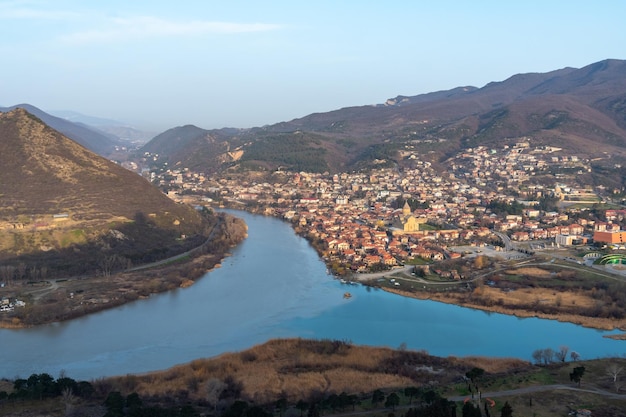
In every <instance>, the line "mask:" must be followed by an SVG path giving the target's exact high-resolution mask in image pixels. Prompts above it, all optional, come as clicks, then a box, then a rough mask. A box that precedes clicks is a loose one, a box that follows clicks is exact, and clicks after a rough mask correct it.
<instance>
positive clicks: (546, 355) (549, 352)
mask: <svg viewBox="0 0 626 417" xmlns="http://www.w3.org/2000/svg"><path fill="white" fill-rule="evenodd" d="M542 352H543V355H542V359H543V364H544V365H548V364H550V363H552V362H553V361H554V350H553V349H552V348H545V349H543V350H542Z"/></svg>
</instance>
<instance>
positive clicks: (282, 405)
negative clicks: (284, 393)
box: [274, 397, 288, 417]
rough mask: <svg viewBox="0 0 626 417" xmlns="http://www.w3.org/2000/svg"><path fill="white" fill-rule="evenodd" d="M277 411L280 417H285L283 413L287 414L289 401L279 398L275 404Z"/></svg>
mask: <svg viewBox="0 0 626 417" xmlns="http://www.w3.org/2000/svg"><path fill="white" fill-rule="evenodd" d="M274 405H275V407H276V409H277V410H278V415H279V416H280V417H283V413H284V412H285V410H286V409H287V405H288V403H287V399H286V398H284V397H282V398H279V399H278V400H276V403H275V404H274Z"/></svg>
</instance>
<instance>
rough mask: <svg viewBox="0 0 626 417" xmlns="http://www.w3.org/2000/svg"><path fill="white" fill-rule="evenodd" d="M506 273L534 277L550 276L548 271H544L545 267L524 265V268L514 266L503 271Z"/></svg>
mask: <svg viewBox="0 0 626 417" xmlns="http://www.w3.org/2000/svg"><path fill="white" fill-rule="evenodd" d="M505 273H506V274H509V275H527V276H530V277H535V278H549V277H550V276H551V272H550V271H546V270H545V269H541V268H537V267H524V268H516V269H510V270H508V271H505Z"/></svg>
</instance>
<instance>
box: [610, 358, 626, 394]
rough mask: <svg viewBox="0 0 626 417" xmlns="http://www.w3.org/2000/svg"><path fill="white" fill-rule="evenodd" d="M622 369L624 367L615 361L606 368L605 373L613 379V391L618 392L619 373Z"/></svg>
mask: <svg viewBox="0 0 626 417" xmlns="http://www.w3.org/2000/svg"><path fill="white" fill-rule="evenodd" d="M623 370H624V368H622V367H621V366H619V365H618V364H616V363H612V364H610V365H609V366H608V367H607V368H606V373H607V375H609V376H610V377H611V379H612V380H613V385H615V392H619V389H620V381H619V374H620V373H621V372H622V371H623Z"/></svg>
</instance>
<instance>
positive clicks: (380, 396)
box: [372, 389, 385, 405]
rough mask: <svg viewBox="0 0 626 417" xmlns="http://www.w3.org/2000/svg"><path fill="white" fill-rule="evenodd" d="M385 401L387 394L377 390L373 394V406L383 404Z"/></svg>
mask: <svg viewBox="0 0 626 417" xmlns="http://www.w3.org/2000/svg"><path fill="white" fill-rule="evenodd" d="M384 399H385V394H384V393H383V392H382V391H381V390H379V389H377V390H376V391H374V392H373V393H372V405H376V404H378V403H381V402H383V400H384Z"/></svg>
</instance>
